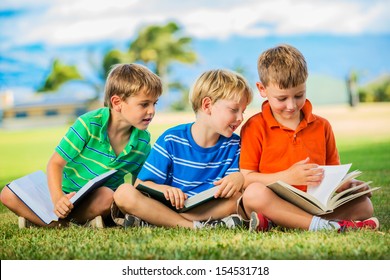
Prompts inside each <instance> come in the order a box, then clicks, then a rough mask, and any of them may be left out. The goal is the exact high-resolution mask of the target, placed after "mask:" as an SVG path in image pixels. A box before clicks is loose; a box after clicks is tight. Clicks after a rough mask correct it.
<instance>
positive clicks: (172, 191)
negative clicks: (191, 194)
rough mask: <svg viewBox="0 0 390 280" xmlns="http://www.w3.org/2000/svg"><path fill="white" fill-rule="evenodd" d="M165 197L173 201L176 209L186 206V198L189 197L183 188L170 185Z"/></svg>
mask: <svg viewBox="0 0 390 280" xmlns="http://www.w3.org/2000/svg"><path fill="white" fill-rule="evenodd" d="M164 195H165V198H166V199H167V200H170V201H171V204H172V206H175V207H176V209H181V208H183V207H184V200H186V199H187V195H186V194H185V193H183V191H182V190H181V189H178V188H174V187H168V188H167V189H166V190H165V191H164Z"/></svg>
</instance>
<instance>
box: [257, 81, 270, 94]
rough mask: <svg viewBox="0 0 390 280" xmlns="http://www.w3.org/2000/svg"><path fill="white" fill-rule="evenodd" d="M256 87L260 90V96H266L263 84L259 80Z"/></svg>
mask: <svg viewBox="0 0 390 280" xmlns="http://www.w3.org/2000/svg"><path fill="white" fill-rule="evenodd" d="M256 87H257V89H258V91H259V92H260V95H261V97H263V98H266V97H267V93H266V92H265V86H264V84H263V83H261V82H257V83H256Z"/></svg>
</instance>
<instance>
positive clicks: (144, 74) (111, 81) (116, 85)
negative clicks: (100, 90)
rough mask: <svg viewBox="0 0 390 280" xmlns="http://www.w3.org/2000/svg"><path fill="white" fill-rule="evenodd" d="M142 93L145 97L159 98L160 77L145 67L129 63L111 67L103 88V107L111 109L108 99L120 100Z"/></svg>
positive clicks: (160, 89) (160, 92)
mask: <svg viewBox="0 0 390 280" xmlns="http://www.w3.org/2000/svg"><path fill="white" fill-rule="evenodd" d="M141 91H143V92H144V93H145V94H146V95H151V96H152V97H159V96H161V94H162V82H161V79H160V77H158V76H157V75H156V74H154V73H153V72H152V71H150V70H149V69H148V68H147V67H145V66H143V65H140V64H135V63H130V64H125V63H124V64H116V65H113V66H112V68H111V70H110V72H109V73H108V76H107V81H106V85H105V88H104V106H106V107H109V108H112V105H111V102H110V99H111V97H112V96H114V95H118V96H119V97H120V98H121V99H122V100H126V98H128V97H130V96H134V95H137V94H139V93H140V92H141Z"/></svg>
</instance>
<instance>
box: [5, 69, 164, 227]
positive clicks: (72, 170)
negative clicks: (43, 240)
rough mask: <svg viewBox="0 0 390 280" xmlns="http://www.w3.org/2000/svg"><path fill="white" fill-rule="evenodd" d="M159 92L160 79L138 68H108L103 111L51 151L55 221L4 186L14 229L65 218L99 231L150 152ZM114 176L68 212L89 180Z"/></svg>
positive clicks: (93, 113) (77, 125)
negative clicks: (111, 172) (119, 193)
mask: <svg viewBox="0 0 390 280" xmlns="http://www.w3.org/2000/svg"><path fill="white" fill-rule="evenodd" d="M161 93H162V84H161V79H160V78H159V77H158V76H157V75H155V74H154V73H152V72H151V71H150V70H149V69H147V68H146V67H144V66H142V65H138V64H119V65H116V66H115V67H113V68H112V69H111V71H110V73H109V75H108V78H107V82H106V86H105V97H104V98H105V99H104V105H105V107H103V108H100V109H97V110H94V111H91V112H88V113H86V114H84V115H82V116H80V117H79V118H78V119H77V120H76V122H75V123H74V124H73V125H72V126H71V127H70V129H69V130H68V132H67V133H66V134H65V136H64V137H63V138H62V140H61V141H60V143H59V145H58V146H57V147H56V149H55V152H54V153H53V155H52V157H51V158H50V160H49V163H48V165H47V177H48V185H49V190H50V195H51V198H52V201H53V204H54V213H55V214H56V215H57V216H58V217H59V218H60V220H59V222H52V223H50V224H49V225H46V224H45V223H44V222H43V221H41V220H40V219H39V218H38V216H36V215H35V214H34V213H33V212H32V211H31V210H30V209H29V208H28V207H27V206H26V205H25V204H24V203H23V202H22V201H21V200H20V199H19V198H18V197H17V196H16V195H14V194H13V193H12V191H10V190H9V188H8V187H4V189H3V191H2V193H1V201H2V203H3V204H4V205H5V206H7V207H8V208H9V209H10V210H11V211H13V212H14V213H16V214H17V215H19V216H20V217H19V227H26V225H28V226H29V225H31V223H32V224H34V225H38V226H58V225H62V224H67V223H68V221H69V220H72V221H75V222H77V223H80V224H84V223H86V222H89V224H91V225H95V226H96V227H104V222H103V220H105V219H106V218H110V213H111V204H112V202H113V193H114V190H115V189H116V188H117V187H118V186H119V185H120V184H122V183H123V182H124V176H125V175H126V174H128V173H131V174H132V177H133V178H136V177H137V175H138V173H139V170H140V169H141V167H142V165H143V163H144V162H145V160H146V158H147V156H148V154H149V152H150V149H151V145H150V134H149V132H148V131H147V130H146V129H147V128H148V125H149V123H150V122H151V121H152V119H153V117H154V114H155V104H156V102H157V100H158V98H159V96H160V95H161ZM112 169H116V170H117V172H116V173H115V174H114V175H113V177H111V178H110V179H109V180H108V181H107V182H105V184H104V186H103V187H100V188H97V189H96V190H95V191H93V192H92V193H91V194H89V195H88V196H87V197H86V198H85V199H84V200H82V201H81V202H80V204H79V205H77V207H75V208H74V209H73V204H72V203H71V202H70V198H71V197H72V196H73V195H74V194H75V192H77V191H78V190H79V189H80V188H81V187H82V186H83V185H85V184H86V183H87V182H88V181H90V180H91V179H93V178H95V177H96V176H98V175H100V174H103V173H105V172H107V171H109V170H112Z"/></svg>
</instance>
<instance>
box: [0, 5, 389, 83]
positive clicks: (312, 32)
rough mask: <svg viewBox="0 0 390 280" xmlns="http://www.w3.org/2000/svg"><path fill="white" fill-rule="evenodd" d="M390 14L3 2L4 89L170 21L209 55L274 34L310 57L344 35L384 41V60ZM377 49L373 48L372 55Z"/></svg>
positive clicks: (351, 9)
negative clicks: (55, 63)
mask: <svg viewBox="0 0 390 280" xmlns="http://www.w3.org/2000/svg"><path fill="white" fill-rule="evenodd" d="M389 11H390V1H388V0H355V1H353V0H295V1H289V0H261V1H260V0H212V1H210V0H189V1H188V0H187V1H182V0H110V1H105V0H2V1H1V2H0V90H2V89H4V88H6V87H14V86H17V84H18V81H20V83H21V85H31V86H35V87H36V86H37V84H38V83H39V82H40V81H41V80H42V79H43V76H44V74H46V73H47V68H48V67H49V65H50V62H51V61H52V60H53V59H54V58H55V57H60V58H62V59H63V60H65V61H67V62H69V63H76V64H79V66H80V67H81V69H82V70H83V68H84V69H85V71H88V70H87V68H88V66H87V63H86V62H85V61H87V60H88V58H87V49H91V48H93V46H95V47H96V46H107V44H111V45H112V46H116V47H117V46H122V47H123V46H125V43H126V42H127V43H128V42H129V40H130V39H131V38H132V37H134V36H135V35H136V33H137V31H138V30H139V28H140V27H141V26H144V25H146V24H164V23H166V22H167V21H168V20H173V21H176V22H177V23H179V24H180V25H181V26H182V28H183V32H184V33H185V34H186V35H189V36H191V37H193V38H194V40H195V41H196V42H199V43H198V45H199V46H200V48H201V49H203V51H204V53H203V56H204V57H206V58H207V57H208V55H209V56H211V54H207V48H208V47H207V46H208V45H207V42H211V43H210V45H211V46H219V47H222V49H223V48H224V47H223V46H224V44H225V46H228V45H229V44H236V45H237V44H239V43H238V41H240V42H241V40H242V42H246V43H247V44H253V42H257V41H256V40H263V39H264V40H268V41H270V38H275V37H277V38H284V40H285V41H286V40H287V41H288V40H289V38H293V39H292V41H293V42H295V41H297V38H305V40H303V41H299V40H298V41H297V42H303V43H302V44H301V45H300V46H299V47H301V48H303V49H304V50H305V49H307V53H308V56H311V55H312V53H311V52H313V50H312V49H311V48H310V47H309V46H312V47H313V46H314V47H316V48H319V46H320V43H317V45H316V44H314V45H313V43H311V42H310V38H312V39H311V40H318V38H320V40H321V39H322V38H325V37H332V40H333V42H337V41H338V39H337V38H355V37H357V38H361V41H364V39H363V38H364V37H365V36H367V40H371V39H370V38H371V37H370V36H374V37H375V36H376V37H375V38H376V39H375V40H377V38H378V36H379V37H381V39H380V40H379V43H378V44H379V45H378V54H377V55H382V56H383V55H386V56H387V57H385V58H384V59H382V60H383V61H384V62H388V61H389V58H388V55H387V52H385V49H386V47H389V48H390V44H389V34H390V17H389V14H388V13H389ZM383 36H385V39H383ZM386 36H387V37H386ZM286 38H287V39H286ZM307 38H309V39H307ZM294 40H295V41H294ZM383 40H384V41H383ZM271 41H272V42H274V41H275V40H271ZM361 41H358V44H360V42H361ZM108 42H109V43H108ZM275 42H278V41H277V40H276V41H275ZM305 42H306V43H307V44H306V45H304V44H305ZM375 42H376V41H375ZM348 43H349V41H346V44H348ZM115 44H116V45H115ZM310 44H311V45H310ZM351 47H353V46H351ZM102 48H104V47H101V49H102ZM375 48H376V46H371V48H370V50H371V49H374V50H375ZM222 49H221V54H222V53H223V50H222ZM365 50H366V49H365V48H364V49H362V50H360V51H357V55H358V56H362V55H364V51H365ZM259 51H260V50H259ZM318 51H321V50H320V49H318ZM214 53H215V50H214ZM336 53H337V52H336ZM257 54H258V53H256V55H257ZM304 54H305V53H304ZM227 55H229V56H231V54H227ZM240 55H241V56H242V57H243V58H242V59H241V58H240V56H239V55H237V57H235V58H234V59H238V60H240V61H243V63H244V64H245V63H246V61H248V60H247V59H246V58H245V57H244V56H245V50H243V51H242V53H241V54H240ZM339 55H340V56H343V54H339ZM348 55H351V54H348ZM365 55H366V56H371V55H372V56H374V55H375V54H374V53H367V54H365ZM214 56H215V54H214ZM209 59H210V60H211V59H213V58H212V57H209ZM250 59H251V61H253V59H255V58H252V57H251V58H250ZM337 59H339V58H337ZM341 59H342V58H341ZM350 59H351V60H354V59H357V58H353V57H351V58H350ZM370 60H371V59H368V60H367V61H370ZM373 60H375V61H380V60H381V59H378V58H373ZM210 63H211V62H210ZM214 63H216V62H215V60H214ZM232 63H233V62H230V64H229V65H228V66H232V65H231V64H232ZM248 63H249V62H248ZM253 63H255V62H253ZM321 63H322V62H321ZM324 63H326V61H324ZM211 64H212V63H211ZM316 65H318V66H320V63H318V62H317V64H316ZM223 66H226V65H223ZM316 67H317V66H316ZM372 67H376V68H378V67H379V68H381V69H379V70H380V71H379V73H381V72H386V71H388V70H389V66H384V65H379V66H378V65H375V66H372ZM317 68H318V67H317ZM317 68H316V69H317ZM382 68H383V69H382ZM29 70H30V71H29ZM343 71H345V70H343ZM193 78H195V77H193Z"/></svg>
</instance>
